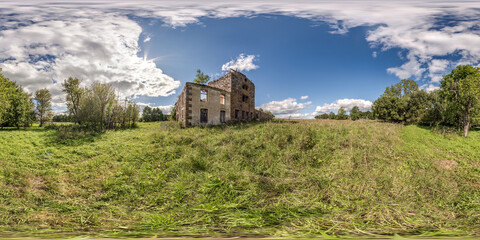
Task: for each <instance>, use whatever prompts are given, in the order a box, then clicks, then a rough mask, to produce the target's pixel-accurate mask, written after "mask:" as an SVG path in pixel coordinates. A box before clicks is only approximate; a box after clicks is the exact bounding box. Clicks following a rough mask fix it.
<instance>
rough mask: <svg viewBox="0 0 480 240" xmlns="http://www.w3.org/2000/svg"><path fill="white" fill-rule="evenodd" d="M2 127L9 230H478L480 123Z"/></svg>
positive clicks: (2, 204)
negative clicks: (69, 132)
mask: <svg viewBox="0 0 480 240" xmlns="http://www.w3.org/2000/svg"><path fill="white" fill-rule="evenodd" d="M58 139H59V138H58V133H57V132H56V131H55V130H45V129H43V128H31V129H27V130H18V131H17V130H15V131H0V230H8V231H31V230H45V229H48V230H54V231H69V230H75V231H97V232H101V231H103V230H112V229H117V230H118V231H137V232H138V231H140V232H142V231H152V232H160V233H164V234H174V235H175V234H179V235H186V234H194V235H195V234H198V235H215V234H222V235H239V234H258V235H277V236H280V235H290V234H301V235H305V236H308V235H338V234H348V235H350V234H391V233H401V234H425V233H434V234H452V233H453V234H455V233H458V234H479V233H480V230H479V228H478V226H479V225H480V131H472V132H471V135H470V136H469V137H468V138H467V139H465V138H462V137H459V136H457V135H452V134H443V135H442V134H440V133H435V132H432V131H431V130H429V129H426V128H422V127H418V126H406V127H404V126H401V125H395V124H388V123H379V122H374V121H356V122H352V121H329V120H325V121H322V120H316V121H315V120H305V121H296V122H293V121H292V122H289V121H286V122H279V121H277V122H272V123H249V124H242V125H232V126H226V127H212V128H188V129H181V128H179V127H178V125H177V124H175V123H143V124H140V126H139V128H137V129H132V130H124V131H111V132H107V133H105V134H101V135H97V136H88V135H87V136H84V137H80V138H77V139H75V140H62V141H59V140H58Z"/></svg>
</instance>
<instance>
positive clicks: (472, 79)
mask: <svg viewBox="0 0 480 240" xmlns="http://www.w3.org/2000/svg"><path fill="white" fill-rule="evenodd" d="M315 118H318V119H327V118H328V119H348V118H350V119H352V120H356V119H359V118H369V119H379V120H383V121H387V122H394V123H403V124H422V125H429V126H439V125H442V126H452V127H456V128H458V129H462V130H463V135H464V136H465V137H466V136H467V135H468V131H469V129H470V128H471V127H472V126H478V125H479V124H480V69H479V68H478V67H473V66H469V65H461V66H458V67H457V68H455V69H453V70H452V72H451V73H449V74H447V75H445V76H444V77H443V79H442V80H441V82H440V89H438V90H434V91H431V92H427V91H425V90H423V89H420V88H419V87H418V84H417V83H416V82H415V81H412V80H402V81H401V82H399V83H397V84H395V85H392V86H390V87H387V89H386V90H385V92H384V93H383V94H382V95H381V96H380V97H379V98H378V99H377V100H375V102H374V103H373V106H372V112H365V113H363V112H360V111H358V108H357V107H354V108H353V109H352V110H351V111H350V115H347V114H346V111H345V109H344V108H343V107H342V108H340V109H339V110H338V113H337V114H336V115H335V114H334V113H330V114H322V115H318V116H316V117H315Z"/></svg>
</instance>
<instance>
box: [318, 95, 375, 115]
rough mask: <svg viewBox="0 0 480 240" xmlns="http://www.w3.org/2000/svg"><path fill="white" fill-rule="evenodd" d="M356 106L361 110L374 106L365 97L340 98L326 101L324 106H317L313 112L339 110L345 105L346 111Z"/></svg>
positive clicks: (367, 109)
mask: <svg viewBox="0 0 480 240" xmlns="http://www.w3.org/2000/svg"><path fill="white" fill-rule="evenodd" d="M355 106H357V107H358V108H359V109H360V111H369V110H370V109H371V107H372V102H370V101H368V100H364V99H348V98H345V99H338V100H336V101H335V102H333V103H329V104H327V103H326V104H324V105H323V106H317V108H316V109H315V112H314V113H313V114H314V115H318V114H321V113H329V112H333V111H337V110H338V109H340V107H344V108H345V110H346V111H350V110H352V108H353V107H355Z"/></svg>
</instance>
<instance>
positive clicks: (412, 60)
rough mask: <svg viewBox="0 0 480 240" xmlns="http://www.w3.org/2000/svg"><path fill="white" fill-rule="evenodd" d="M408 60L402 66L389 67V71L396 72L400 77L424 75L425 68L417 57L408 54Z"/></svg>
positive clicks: (417, 77)
mask: <svg viewBox="0 0 480 240" xmlns="http://www.w3.org/2000/svg"><path fill="white" fill-rule="evenodd" d="M407 58H408V62H406V63H405V64H403V65H402V66H400V67H394V68H388V69H387V72H389V73H392V74H395V75H396V76H397V77H399V78H400V79H407V78H410V77H412V76H414V77H415V78H416V79H419V78H420V77H422V74H423V73H424V72H425V69H424V68H422V64H421V63H420V62H419V61H418V59H417V57H416V56H415V55H413V54H409V55H408V56H407Z"/></svg>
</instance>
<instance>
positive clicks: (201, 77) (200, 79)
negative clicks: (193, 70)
mask: <svg viewBox="0 0 480 240" xmlns="http://www.w3.org/2000/svg"><path fill="white" fill-rule="evenodd" d="M208 81H210V76H208V75H206V74H204V73H203V72H202V71H200V69H197V74H196V75H195V79H193V82H194V83H200V84H205V83H207V82H208Z"/></svg>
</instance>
